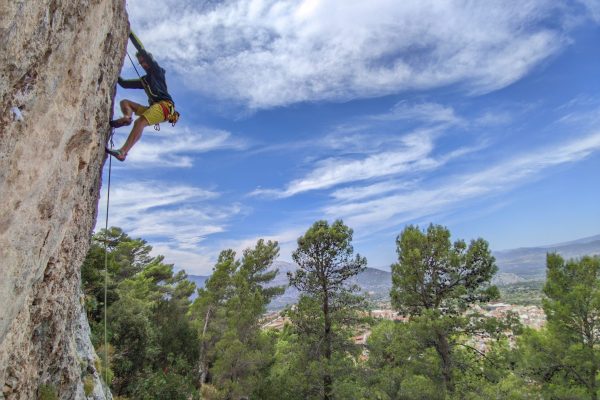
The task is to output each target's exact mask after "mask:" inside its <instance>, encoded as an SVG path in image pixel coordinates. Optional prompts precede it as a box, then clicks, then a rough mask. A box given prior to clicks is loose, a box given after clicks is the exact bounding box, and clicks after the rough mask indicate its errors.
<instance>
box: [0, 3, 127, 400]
mask: <svg viewBox="0 0 600 400" xmlns="http://www.w3.org/2000/svg"><path fill="white" fill-rule="evenodd" d="M128 30H129V26H128V21H127V14H126V10H125V1H124V0H35V1H31V0H8V1H6V0H0V111H1V112H0V273H1V276H0V399H28V400H29V399H36V398H38V396H39V395H40V391H41V390H42V391H44V390H45V391H47V392H54V393H55V394H56V398H58V399H83V398H95V399H101V398H105V396H104V395H103V390H102V387H101V384H100V380H99V375H98V371H97V370H96V366H97V363H95V357H96V355H95V354H94V350H93V348H92V346H91V343H90V340H89V327H88V323H87V320H86V318H85V313H84V312H83V309H82V298H81V290H80V279H81V278H80V267H81V264H82V262H83V259H84V257H85V255H86V252H87V250H88V246H89V241H90V237H91V232H92V229H93V227H94V224H95V219H96V215H97V203H98V197H99V190H100V182H101V173H102V166H103V163H104V161H105V155H104V145H105V143H106V140H107V137H108V134H109V129H108V120H109V119H110V117H111V114H112V99H113V95H114V90H115V83H116V80H117V77H118V75H119V71H120V69H121V66H122V62H123V57H124V55H125V47H126V44H127V34H128ZM95 364H96V365H95ZM84 382H86V385H85V388H84V384H83V383H84ZM91 383H93V384H94V385H93V388H92V387H91ZM84 389H85V390H84ZM86 392H87V395H86ZM50 397H51V396H50ZM108 397H110V394H108Z"/></svg>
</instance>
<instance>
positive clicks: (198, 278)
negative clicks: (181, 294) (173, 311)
mask: <svg viewBox="0 0 600 400" xmlns="http://www.w3.org/2000/svg"><path fill="white" fill-rule="evenodd" d="M187 278H188V280H189V281H192V282H194V283H195V284H196V287H197V288H198V289H200V288H203V287H204V284H205V283H206V280H207V279H208V278H209V277H208V276H204V275H188V276H187ZM196 297H198V294H197V291H194V294H192V297H191V299H192V300H194V299H195V298H196Z"/></svg>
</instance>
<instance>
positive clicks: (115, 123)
mask: <svg viewBox="0 0 600 400" xmlns="http://www.w3.org/2000/svg"><path fill="white" fill-rule="evenodd" d="M109 124H110V127H111V128H120V127H122V126H127V125H131V117H121V118H119V119H113V120H112V121H110V122H109Z"/></svg>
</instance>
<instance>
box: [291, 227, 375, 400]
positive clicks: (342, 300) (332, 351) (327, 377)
mask: <svg viewBox="0 0 600 400" xmlns="http://www.w3.org/2000/svg"><path fill="white" fill-rule="evenodd" d="M352 233H353V232H352V229H350V228H349V227H347V226H346V225H344V223H343V222H342V221H341V220H337V221H335V222H334V223H333V224H331V226H329V224H328V223H327V221H317V222H315V223H314V224H313V225H312V226H311V227H310V228H309V229H308V230H307V231H306V233H305V234H304V236H302V237H300V238H299V239H298V248H297V249H296V251H294V253H293V254H292V258H293V259H294V261H295V262H296V264H298V266H299V269H298V270H296V272H295V273H294V274H291V273H289V274H288V276H289V279H290V285H291V286H294V287H296V288H297V289H298V290H299V291H300V292H301V296H300V300H299V302H298V305H297V307H296V308H295V309H294V310H291V311H290V312H289V313H288V315H289V316H290V319H291V320H292V323H293V326H294V328H295V330H296V332H297V333H298V334H299V335H301V336H302V340H303V343H302V344H301V345H300V351H301V352H302V353H303V355H302V357H303V358H304V361H305V362H306V363H307V365H309V366H311V370H310V371H311V372H312V371H313V370H314V371H315V374H313V375H312V376H313V377H314V378H317V379H313V378H312V377H311V380H310V381H309V382H310V384H309V385H307V386H306V390H307V393H306V395H310V396H314V395H317V396H319V397H322V398H323V399H330V398H332V397H333V396H334V395H335V392H336V391H342V392H347V391H348V389H347V388H345V387H344V386H342V385H341V382H342V381H341V380H340V379H334V378H337V377H342V376H345V377H346V378H348V374H347V367H344V366H346V365H347V364H348V361H349V358H348V357H349V356H351V355H353V353H356V348H355V346H353V345H352V343H351V342H350V340H349V339H350V337H351V333H352V331H351V329H352V327H354V326H356V324H357V322H358V317H357V316H358V314H357V310H359V309H364V302H363V299H362V298H361V297H358V296H356V295H354V294H353V292H355V291H357V288H356V287H350V286H349V285H348V283H347V281H348V280H349V279H350V278H352V277H353V276H355V275H357V274H358V273H360V272H361V271H363V270H364V269H365V267H366V263H367V260H366V259H365V258H364V257H361V256H360V255H358V254H357V255H356V256H354V248H353V247H352V245H351V242H352ZM354 355H356V354H354ZM342 371H344V372H342ZM311 385H312V386H311ZM321 393H322V395H321Z"/></svg>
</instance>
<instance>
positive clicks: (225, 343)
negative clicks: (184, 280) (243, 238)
mask: <svg viewBox="0 0 600 400" xmlns="http://www.w3.org/2000/svg"><path fill="white" fill-rule="evenodd" d="M278 254H279V246H278V244H277V242H272V241H268V242H265V241H264V240H262V239H261V240H259V241H258V242H257V244H256V246H255V247H254V248H253V249H246V250H244V252H243V256H242V259H241V260H236V259H235V252H234V251H232V250H225V251H223V252H221V254H220V255H219V259H218V261H217V263H216V265H215V267H214V269H213V274H212V275H211V277H210V278H209V279H208V280H207V281H206V286H205V288H204V289H201V290H199V291H198V295H199V296H198V298H197V299H196V300H195V301H194V304H193V306H192V308H191V313H192V315H193V316H194V319H195V320H196V327H197V330H198V332H199V338H200V348H201V351H200V356H199V361H198V365H199V370H200V371H201V372H200V382H199V383H200V385H204V384H207V383H210V384H211V388H210V389H206V390H207V391H208V392H210V391H216V394H215V393H212V394H210V396H211V398H217V397H223V398H240V397H243V396H249V395H250V394H252V393H253V392H254V391H256V390H259V387H260V386H261V384H262V380H261V376H262V374H263V373H264V371H263V370H264V369H265V368H267V366H268V365H269V363H270V362H271V359H272V353H273V351H274V341H273V339H272V337H270V336H269V335H266V334H264V333H263V332H261V329H260V319H261V317H262V315H263V314H264V313H265V312H266V307H267V305H268V304H269V302H270V301H271V299H272V298H273V297H275V296H277V295H280V294H282V293H283V290H284V289H283V288H282V287H276V286H269V284H270V282H271V281H272V280H273V279H274V278H275V276H276V275H277V272H278V271H277V270H276V269H271V268H270V267H271V265H272V264H273V261H274V260H275V258H276V257H277V256H278Z"/></svg>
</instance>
